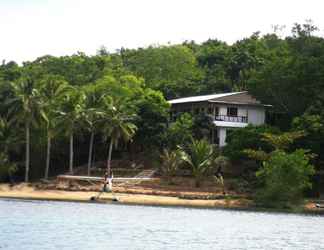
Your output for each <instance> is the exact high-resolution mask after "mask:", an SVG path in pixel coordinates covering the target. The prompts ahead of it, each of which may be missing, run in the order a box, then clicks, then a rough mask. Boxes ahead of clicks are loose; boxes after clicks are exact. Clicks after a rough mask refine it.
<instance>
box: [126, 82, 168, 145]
mask: <svg viewBox="0 0 324 250" xmlns="http://www.w3.org/2000/svg"><path fill="white" fill-rule="evenodd" d="M130 102H132V104H133V106H135V109H136V112H137V117H136V120H135V121H134V123H135V125H136V127H137V128H138V129H137V131H136V135H135V137H134V143H136V144H137V145H138V144H140V145H142V146H143V148H144V150H146V149H147V148H150V149H152V148H161V147H162V144H163V136H164V133H165V131H166V130H167V125H168V117H169V109H170V105H169V103H167V102H166V100H165V99H164V97H163V95H162V93H161V92H159V91H155V90H152V89H149V88H145V89H143V91H141V92H140V93H138V94H136V95H135V96H134V97H133V98H132V99H131V100H130ZM148 145H149V147H148Z"/></svg>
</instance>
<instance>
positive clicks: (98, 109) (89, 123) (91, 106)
mask: <svg viewBox="0 0 324 250" xmlns="http://www.w3.org/2000/svg"><path fill="white" fill-rule="evenodd" d="M84 91H85V94H86V101H85V108H84V114H85V117H84V121H85V123H86V127H87V130H88V131H89V132H90V142H89V154H88V167H87V173H88V176H90V172H91V162H92V155H93V144H94V137H95V133H96V131H97V130H98V127H99V126H100V124H101V121H102V118H103V117H104V116H105V112H103V111H102V105H103V98H104V94H103V91H102V89H101V88H99V87H98V86H96V85H88V86H86V87H85V88H84Z"/></svg>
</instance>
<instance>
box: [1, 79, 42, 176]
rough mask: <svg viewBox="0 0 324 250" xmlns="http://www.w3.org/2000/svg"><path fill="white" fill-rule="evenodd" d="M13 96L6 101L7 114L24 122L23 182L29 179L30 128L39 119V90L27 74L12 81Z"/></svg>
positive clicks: (40, 107)
mask: <svg viewBox="0 0 324 250" xmlns="http://www.w3.org/2000/svg"><path fill="white" fill-rule="evenodd" d="M11 87H12V89H13V93H14V97H13V98H11V99H9V100H8V101H7V102H6V105H8V107H9V114H10V116H12V119H13V121H15V122H18V123H24V127H25V137H26V141H25V143H26V152H25V154H26V159H25V182H28V181H29V167H30V129H31V127H32V126H36V125H37V122H38V120H39V117H40V114H41V113H42V112H41V109H42V103H41V98H40V95H39V91H38V90H37V89H36V84H35V81H34V80H33V79H32V78H31V77H28V76H24V77H22V78H20V79H19V80H18V81H17V82H15V83H12V84H11Z"/></svg>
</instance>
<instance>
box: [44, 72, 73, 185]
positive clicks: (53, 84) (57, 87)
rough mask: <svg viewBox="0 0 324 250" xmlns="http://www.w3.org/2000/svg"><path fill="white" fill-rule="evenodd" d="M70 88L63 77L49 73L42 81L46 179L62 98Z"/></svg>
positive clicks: (46, 177) (45, 177)
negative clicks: (45, 134) (45, 136)
mask: <svg viewBox="0 0 324 250" xmlns="http://www.w3.org/2000/svg"><path fill="white" fill-rule="evenodd" d="M69 89H70V87H69V85H68V84H67V82H65V81H64V80H63V79H62V78H61V77H58V76H55V75H48V76H46V77H45V78H44V79H43V80H42V81H41V87H40V94H41V96H42V99H43V103H44V109H43V113H42V114H43V115H42V117H43V120H44V121H45V124H46V133H47V153H46V166H45V173H44V179H46V180H47V179H48V174H49V168H50V160H51V144H52V143H51V141H52V139H53V138H54V136H55V134H56V133H57V124H56V120H57V117H58V111H59V108H60V107H59V103H60V99H62V98H63V97H64V95H65V94H66V93H67V91H68V90H69Z"/></svg>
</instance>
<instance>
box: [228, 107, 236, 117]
mask: <svg viewBox="0 0 324 250" xmlns="http://www.w3.org/2000/svg"><path fill="white" fill-rule="evenodd" d="M227 116H237V108H234V107H228V108H227Z"/></svg>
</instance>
